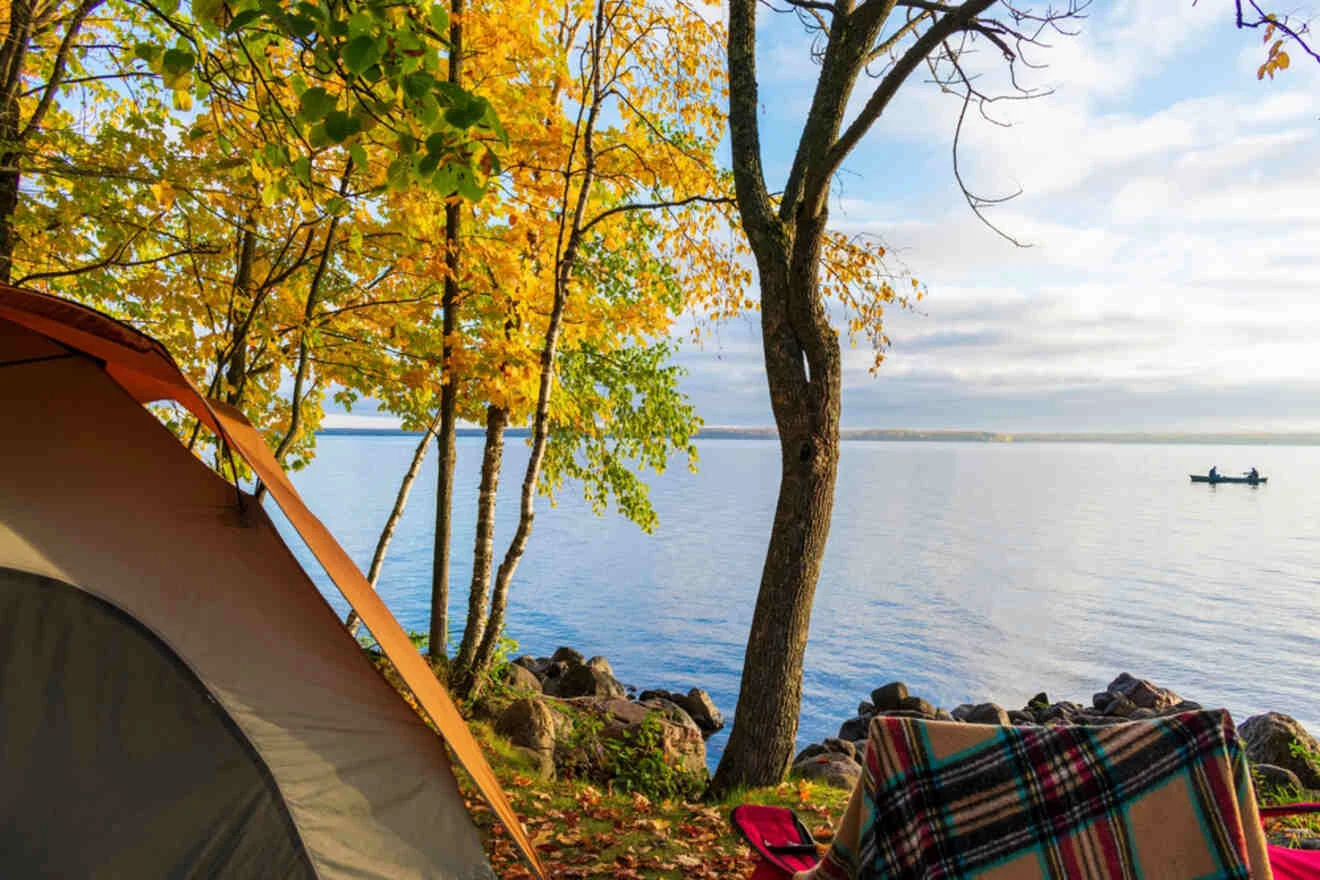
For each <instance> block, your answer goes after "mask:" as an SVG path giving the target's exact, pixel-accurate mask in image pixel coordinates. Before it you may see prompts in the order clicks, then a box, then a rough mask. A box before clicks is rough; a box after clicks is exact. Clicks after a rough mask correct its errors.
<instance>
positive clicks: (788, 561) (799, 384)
mask: <svg viewBox="0 0 1320 880" xmlns="http://www.w3.org/2000/svg"><path fill="white" fill-rule="evenodd" d="M798 241H804V239H803V238H799V239H798ZM797 256H799V258H805V259H808V260H810V259H812V257H810V256H809V255H806V254H801V255H797ZM795 269H796V270H797V271H794V272H792V273H790V278H787V279H783V280H782V281H781V280H779V279H772V280H771V282H770V283H768V284H767V283H766V279H765V277H764V276H763V279H762V285H761V287H762V312H761V327H762V338H763V348H764V352H765V363H766V375H767V377H768V379H769V385H770V399H771V403H772V406H773V408H774V413H775V424H776V426H777V428H778V430H779V446H780V458H781V469H780V477H779V500H778V503H777V504H776V506H775V519H774V525H773V526H772V528H771V532H770V545H769V548H768V549H767V551H766V557H765V565H764V567H763V568H762V570H761V585H760V589H759V591H758V593H757V598H756V609H755V611H754V612H753V615H752V627H751V632H750V633H749V635H748V639H747V650H746V652H745V653H744V657H743V672H742V682H741V687H740V690H739V693H738V706H737V709H736V711H735V712H734V718H733V730H732V731H731V732H730V735H729V743H728V745H727V746H726V748H725V751H724V756H723V758H722V759H721V761H720V764H719V767H718V768H717V769H716V772H715V778H714V779H713V780H712V782H711V788H712V791H714V792H716V793H721V792H725V791H728V790H730V789H732V788H735V787H738V786H759V785H770V784H774V783H776V782H778V781H779V780H781V779H783V777H784V774H785V773H786V772H787V770H788V766H789V762H790V761H792V759H793V753H794V751H795V748H796V739H797V726H798V715H799V711H800V709H801V703H802V661H803V656H804V654H805V652H806V646H807V633H808V630H809V629H810V625H811V608H812V603H813V601H814V599H815V595H816V582H817V579H818V578H819V577H820V567H821V559H822V557H823V556H824V554H825V543H826V539H827V538H828V537H829V531H830V515H831V513H832V512H833V509H834V483H835V476H836V474H837V472H838V462H839V392H840V389H841V384H842V383H841V359H840V356H839V345H838V337H837V336H835V334H834V331H833V329H832V328H830V327H829V325H828V323H827V321H826V319H825V316H824V314H823V308H822V309H821V310H820V311H821V313H822V314H819V315H817V316H815V317H814V319H812V317H811V316H809V315H808V316H800V317H807V318H808V320H807V321H794V320H792V315H791V312H792V311H793V310H792V309H790V308H788V307H787V305H788V303H787V302H786V300H788V299H790V296H788V295H786V294H790V293H791V291H790V289H789V288H790V287H791V286H792V285H798V286H801V285H810V286H813V287H814V285H815V271H814V265H812V264H810V263H807V264H798V265H797V266H795ZM781 278H782V276H781ZM781 291H782V292H781ZM805 298H806V297H804V296H803V295H802V293H801V292H798V294H797V296H792V297H791V299H793V300H796V301H800V300H802V299H805ZM815 299H818V297H816V298H815ZM800 339H801V340H802V342H803V343H806V344H800V343H799V340H800ZM804 362H805V363H807V364H810V372H809V373H808V371H807V370H806V369H804Z"/></svg>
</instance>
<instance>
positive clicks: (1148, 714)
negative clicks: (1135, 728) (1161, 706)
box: [1128, 709, 1158, 721]
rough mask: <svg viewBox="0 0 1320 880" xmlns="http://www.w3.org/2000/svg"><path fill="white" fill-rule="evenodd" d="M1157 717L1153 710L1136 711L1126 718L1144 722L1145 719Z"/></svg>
mask: <svg viewBox="0 0 1320 880" xmlns="http://www.w3.org/2000/svg"><path fill="white" fill-rule="evenodd" d="M1157 717H1158V715H1157V714H1156V712H1155V710H1154V709H1137V710H1135V711H1134V712H1133V713H1132V714H1131V715H1129V716H1128V718H1131V719H1132V720H1133V721H1144V720H1145V719H1147V718H1157Z"/></svg>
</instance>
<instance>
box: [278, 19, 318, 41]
mask: <svg viewBox="0 0 1320 880" xmlns="http://www.w3.org/2000/svg"><path fill="white" fill-rule="evenodd" d="M285 27H286V28H287V29H288V31H289V33H291V34H293V36H294V37H296V38H298V39H300V40H302V39H306V38H307V37H310V36H311V35H312V34H314V33H316V28H317V25H316V21H315V20H314V19H311V18H307V17H306V16H302V15H290V16H289V17H288V18H286V19H285Z"/></svg>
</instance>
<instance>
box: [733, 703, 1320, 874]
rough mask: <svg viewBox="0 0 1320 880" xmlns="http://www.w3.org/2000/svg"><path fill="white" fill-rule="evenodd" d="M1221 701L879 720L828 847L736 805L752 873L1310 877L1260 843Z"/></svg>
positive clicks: (1308, 857) (782, 821) (1313, 866)
mask: <svg viewBox="0 0 1320 880" xmlns="http://www.w3.org/2000/svg"><path fill="white" fill-rule="evenodd" d="M1298 812H1301V813H1305V812H1320V805H1308V804H1298V805H1291V806H1288V807H1277V808H1276V807H1269V808H1265V809H1264V810H1260V811H1258V809H1257V806H1256V801H1255V794H1254V791H1253V789H1252V785H1251V779H1250V773H1249V771H1248V767H1247V761H1246V758H1245V756H1244V755H1243V753H1242V751H1241V748H1240V744H1239V740H1238V738H1237V733H1236V731H1235V730H1234V728H1233V725H1232V721H1231V720H1230V719H1229V717H1228V714H1227V713H1226V712H1222V711H1220V712H1187V713H1183V714H1179V715H1174V716H1169V717H1165V718H1158V719H1153V720H1150V721H1138V722H1131V723H1127V724H1117V725H1111V726H1104V727H1083V726H1056V727H997V726H991V725H974V724H958V723H955V722H941V721H922V720H916V719H910V718H890V717H883V716H882V717H879V718H876V719H875V720H874V721H872V723H871V728H870V735H869V737H868V740H867V746H866V754H865V766H864V768H863V775H862V777H861V779H859V781H858V783H857V786H856V787H855V789H854V791H853V795H852V798H851V800H850V802H849V804H848V808H847V810H846V812H845V814H844V816H843V817H842V819H841V821H840V823H839V826H838V829H837V831H836V834H835V837H834V840H833V842H832V843H831V845H830V846H829V847H828V849H824V851H823V854H822V855H821V856H819V857H817V856H816V855H815V854H814V853H813V850H814V849H815V846H814V841H812V840H811V836H810V834H808V833H806V829H805V827H803V826H802V824H801V823H800V822H796V821H794V819H795V817H793V816H792V813H791V811H789V810H786V809H782V808H775V807H746V806H744V807H738V808H737V809H735V810H734V814H733V816H732V821H733V823H734V825H735V827H737V828H738V829H739V831H741V832H742V833H743V834H744V836H746V837H747V838H748V840H749V842H751V843H752V845H753V848H754V849H755V850H756V852H757V855H758V856H759V859H760V864H759V866H758V868H757V872H756V873H755V874H754V875H753V876H754V877H755V878H756V880H788V878H790V877H792V876H793V875H794V872H798V871H807V870H810V871H811V873H810V877H811V878H812V880H842V878H847V880H854V878H863V877H884V878H905V877H910V878H927V877H968V876H981V877H993V878H995V880H1016V878H1018V877H1024V878H1026V877H1031V878H1072V877H1094V878H1110V877H1124V876H1145V877H1159V878H1171V880H1173V878H1180V877H1189V878H1190V877H1209V878H1214V877H1222V878H1261V877H1270V876H1271V875H1272V876H1274V877H1277V878H1281V880H1301V878H1320V852H1312V851H1303V850H1289V849H1284V848H1282V847H1274V846H1267V845H1266V843H1265V837H1264V833H1263V831H1262V828H1261V817H1262V816H1265V817H1269V818H1273V817H1275V816H1279V815H1285V814H1289V813H1298Z"/></svg>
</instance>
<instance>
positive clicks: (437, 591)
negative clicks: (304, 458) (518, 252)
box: [427, 0, 463, 665]
mask: <svg viewBox="0 0 1320 880" xmlns="http://www.w3.org/2000/svg"><path fill="white" fill-rule="evenodd" d="M449 8H450V13H451V14H450V18H449V81H450V82H451V83H454V84H455V85H461V84H462V80H463V24H462V20H463V18H462V17H463V0H450V4H449ZM461 219H462V217H461V211H460V208H459V205H458V203H457V202H453V203H451V204H448V205H446V206H445V267H446V269H447V273H446V275H445V291H444V295H443V297H442V298H441V301H440V307H441V309H442V310H443V311H444V318H443V329H444V339H443V341H442V342H441V349H440V350H441V359H442V360H443V362H444V366H443V370H444V376H443V382H444V384H443V385H441V387H440V433H439V436H438V438H437V440H436V451H437V453H438V457H439V473H438V474H437V477H436V485H435V548H434V550H433V553H432V562H431V632H430V640H429V642H428V648H427V651H428V653H429V654H430V655H431V663H432V665H435V664H437V663H438V662H440V661H442V660H444V659H445V657H446V656H448V653H449V553H450V544H451V541H450V539H451V535H452V533H453V514H454V462H455V458H456V452H455V445H456V444H457V442H458V431H457V426H458V381H457V377H456V376H454V375H453V374H452V373H451V371H450V355H451V354H452V345H453V338H454V335H455V334H456V333H457V332H458V268H459V247H460V243H459V237H458V232H459V230H458V225H459V221H460V220H461Z"/></svg>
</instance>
